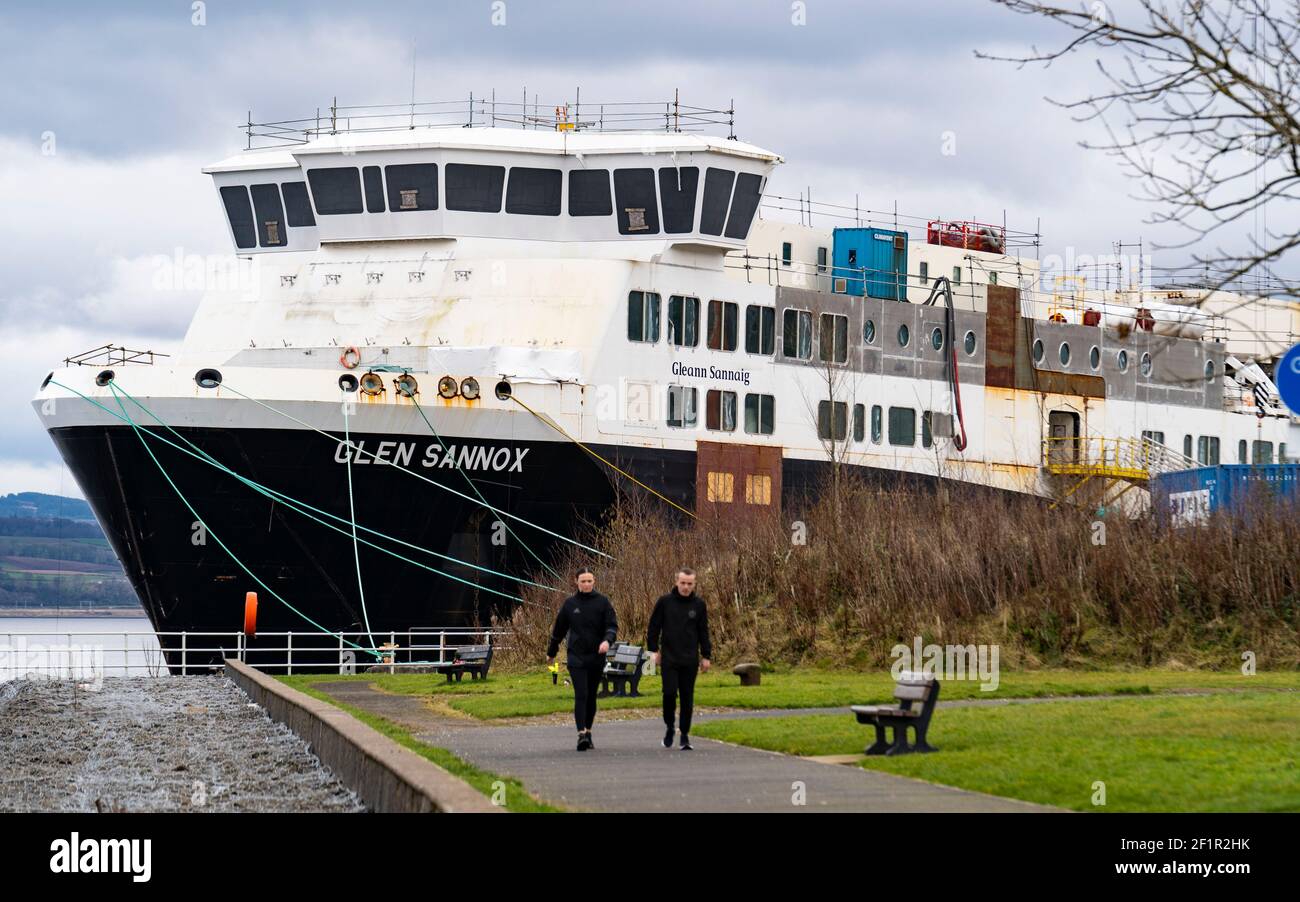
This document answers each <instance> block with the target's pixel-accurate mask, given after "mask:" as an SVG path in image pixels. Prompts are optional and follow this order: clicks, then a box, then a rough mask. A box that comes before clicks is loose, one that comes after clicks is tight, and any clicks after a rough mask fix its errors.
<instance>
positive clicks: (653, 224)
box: [614, 169, 659, 235]
mask: <svg viewBox="0 0 1300 902" xmlns="http://www.w3.org/2000/svg"><path fill="white" fill-rule="evenodd" d="M614 197H615V199H616V200H617V203H616V204H615V206H616V207H617V208H618V233H619V234H620V235H658V234H659V202H658V201H657V200H656V199H655V171H654V170H653V169H615V170H614Z"/></svg>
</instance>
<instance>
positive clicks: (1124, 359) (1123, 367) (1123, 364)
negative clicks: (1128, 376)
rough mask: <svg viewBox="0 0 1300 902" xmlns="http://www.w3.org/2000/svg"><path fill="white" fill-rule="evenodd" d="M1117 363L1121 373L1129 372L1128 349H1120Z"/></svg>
mask: <svg viewBox="0 0 1300 902" xmlns="http://www.w3.org/2000/svg"><path fill="white" fill-rule="evenodd" d="M1115 365H1116V366H1118V367H1119V371H1120V372H1121V373H1127V372H1128V351H1120V352H1119V353H1118V354H1116V355H1115Z"/></svg>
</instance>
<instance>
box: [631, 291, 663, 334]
mask: <svg viewBox="0 0 1300 902" xmlns="http://www.w3.org/2000/svg"><path fill="white" fill-rule="evenodd" d="M627 337H628V340H629V341H649V342H656V341H658V340H659V295H658V294H656V293H655V292H653V291H631V292H628V295H627Z"/></svg>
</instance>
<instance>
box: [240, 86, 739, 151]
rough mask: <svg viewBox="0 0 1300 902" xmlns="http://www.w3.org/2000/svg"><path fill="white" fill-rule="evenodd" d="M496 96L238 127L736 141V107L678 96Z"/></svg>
mask: <svg viewBox="0 0 1300 902" xmlns="http://www.w3.org/2000/svg"><path fill="white" fill-rule="evenodd" d="M516 96H517V97H518V98H519V99H517V100H506V99H504V95H503V97H502V99H498V98H497V96H496V92H492V93H490V94H485V95H475V94H472V93H471V94H470V95H469V97H468V98H463V99H460V100H447V101H431V102H411V103H389V104H362V105H357V104H353V105H340V104H339V102H338V99H337V98H335V99H334V101H333V102H332V103H331V104H330V106H329V107H327V108H320V107H318V108H317V109H316V115H315V116H312V117H308V118H302V119H283V120H279V121H276V122H254V121H253V116H252V113H251V112H250V113H249V115H248V121H247V122H244V123H241V124H240V126H239V128H240V129H241V130H242V131H244V133H245V134H246V136H247V139H248V147H249V149H252V148H254V147H268V146H271V147H274V146H284V145H292V144H305V143H306V142H308V141H312V140H314V139H316V138H320V137H322V136H326V135H339V134H355V133H366V132H397V131H410V130H412V129H417V128H486V127H497V128H520V129H540V130H544V131H594V132H651V131H654V132H669V133H672V132H708V131H719V132H721V131H723V130H725V132H726V136H727V137H728V138H735V137H736V131H735V124H736V110H735V104H734V103H729V104H728V105H727V107H726V108H715V107H702V106H695V105H692V104H686V103H682V102H681V98H680V96H674V97H673V98H672V99H671V100H667V101H657V102H614V103H602V102H596V103H593V102H591V101H583V100H582V96H581V93H580V92H579V93H578V94H577V95H575V97H574V98H573V100H571V101H570V100H566V101H564V102H561V103H543V102H541V101H540V99H539V98H538V97H537V95H534V96H533V98H532V99H531V100H529V99H528V97H527V94H526V93H525V94H523V95H522V96H521V95H516Z"/></svg>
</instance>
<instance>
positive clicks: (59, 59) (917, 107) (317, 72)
mask: <svg viewBox="0 0 1300 902" xmlns="http://www.w3.org/2000/svg"><path fill="white" fill-rule="evenodd" d="M1117 5H1120V6H1122V2H1121V3H1120V4H1117ZM195 7H202V8H201V9H198V10H196V9H195ZM503 15H504V24H494V21H493V20H494V18H495V19H496V20H497V21H498V22H499V21H500V20H501V18H502V16H503ZM801 15H802V19H803V22H804V24H797V21H798V20H799V19H800V18H801ZM196 19H200V20H201V22H200V23H199V24H196V22H195V20H196ZM1053 34H1054V32H1053V31H1051V30H1050V27H1048V26H1045V25H1043V24H1040V23H1037V22H1034V21H1031V20H1028V19H1025V18H1023V17H1019V16H1015V15H1012V14H1009V13H1006V12H1004V11H1002V10H1000V9H998V8H996V7H994V6H992V5H991V4H989V3H986V2H984V0H871V2H861V0H859V2H850V0H845V2H840V0H806V3H802V4H792V3H791V2H790V0H728V2H714V0H656V2H654V3H594V2H591V0H585V2H567V0H564V2H544V0H505V2H503V3H502V2H498V3H493V2H491V0H472V2H456V3H454V4H453V3H432V2H428V0H425V2H410V3H404V2H402V3H380V2H376V3H367V4H358V3H352V2H330V0H315V2H310V3H288V2H277V3H275V4H257V3H235V2H229V0H208V2H207V3H206V4H193V3H191V2H189V0H172V2H121V0H117V2H113V3H111V4H107V3H100V2H87V3H57V4H56V3H51V2H43V3H33V4H24V3H14V2H12V0H6V3H5V4H4V6H3V7H2V8H0V98H3V101H2V105H0V111H2V112H3V115H2V116H0V191H2V195H0V196H2V197H3V202H4V215H3V217H0V242H3V248H4V250H3V256H0V259H2V260H3V274H4V278H3V280H0V353H3V355H4V359H5V360H6V362H7V367H6V369H7V371H8V372H9V373H10V381H9V384H10V386H11V388H12V390H11V391H10V392H8V393H6V395H5V398H4V400H3V401H0V416H3V422H4V430H3V436H4V438H3V444H2V445H0V493H4V492H13V491H48V492H60V491H61V492H63V493H66V494H77V491H76V487H75V484H74V483H73V482H72V480H71V478H70V476H68V475H67V474H66V473H65V472H64V470H63V468H62V466H61V464H60V463H59V459H58V456H57V454H56V453H55V451H54V447H53V445H52V443H51V442H50V440H49V438H48V437H47V436H46V435H45V432H44V430H43V429H42V427H41V424H40V422H39V419H38V417H37V416H36V415H35V414H34V413H33V411H32V409H31V407H30V406H29V400H30V398H31V396H32V395H33V394H34V393H35V391H36V390H37V387H38V386H39V383H40V381H41V379H42V378H43V377H44V376H45V374H46V372H48V371H49V370H50V369H51V367H52V366H53V365H54V364H56V363H57V362H58V361H60V360H62V359H63V358H64V357H66V356H69V355H71V354H74V353H77V352H79V351H83V350H86V349H89V348H92V347H95V346H97V345H101V344H105V343H108V342H114V343H118V344H126V345H128V346H131V347H148V348H153V349H155V350H161V351H166V350H169V349H171V348H173V347H174V346H175V345H176V343H177V342H178V340H179V338H180V337H181V335H182V334H183V332H184V329H185V326H186V324H187V323H188V321H189V318H190V315H191V313H192V312H193V309H194V306H195V304H196V303H197V300H198V297H197V295H196V294H195V293H192V292H185V291H159V290H158V289H157V288H155V287H154V278H153V276H154V273H155V270H156V268H155V264H154V261H155V259H156V257H157V255H160V254H162V255H168V256H171V255H173V254H175V253H176V251H177V249H178V248H179V249H180V250H181V252H182V253H184V254H204V255H206V254H226V253H229V251H230V247H229V242H228V239H227V237H226V231H225V228H224V226H223V224H222V220H221V214H220V211H219V207H218V203H217V196H216V192H215V191H214V190H213V189H212V187H211V184H210V181H209V179H208V177H207V176H205V175H203V174H202V173H201V172H200V171H199V170H200V167H202V166H203V165H205V164H207V163H211V162H214V161H216V160H219V159H221V158H222V157H224V156H226V155H228V154H229V153H231V152H233V151H235V150H238V149H239V148H241V147H242V146H243V135H242V134H241V133H240V132H239V131H238V130H237V128H236V127H235V126H236V123H239V122H241V121H243V120H244V119H245V117H246V116H247V115H248V112H249V110H251V111H252V114H253V116H254V118H255V119H257V118H261V119H263V120H271V119H285V118H297V117H302V116H309V115H314V113H315V111H316V109H317V108H318V107H327V106H328V105H329V103H330V100H331V98H332V97H334V96H337V97H338V98H339V102H340V103H343V104H348V103H365V104H371V103H389V102H404V101H406V100H408V99H409V98H410V93H411V73H412V45H414V51H415V79H416V94H417V95H418V98H419V99H422V100H445V99H454V98H460V97H466V96H468V94H469V93H470V92H471V91H473V92H474V93H475V95H476V96H477V95H481V94H484V93H486V92H489V91H491V90H493V89H494V88H495V89H496V91H497V92H498V96H499V97H507V96H508V97H510V98H514V97H517V96H519V94H520V92H521V90H522V89H523V88H524V87H527V89H528V93H529V95H530V96H531V95H532V94H533V93H535V92H536V93H539V94H540V95H541V98H542V103H543V105H546V104H550V105H554V103H556V102H563V101H564V100H565V99H571V98H572V97H573V94H574V89H575V87H579V86H580V87H581V90H582V97H583V101H584V104H585V103H587V102H595V101H599V100H602V99H603V100H655V101H659V100H666V99H669V98H671V96H672V94H673V91H674V90H675V89H680V90H681V93H682V98H683V102H687V103H693V104H698V105H702V106H715V105H716V106H719V107H720V106H724V105H725V104H727V103H728V102H730V101H731V100H732V99H733V98H734V100H735V104H736V110H737V132H738V134H739V136H740V137H741V138H744V139H745V140H748V141H752V142H754V143H756V144H759V145H761V146H764V147H767V148H769V149H771V150H774V151H776V152H778V153H780V154H782V155H784V156H785V157H786V160H787V162H786V164H785V165H784V166H782V167H780V168H779V169H778V170H777V173H776V175H775V176H774V177H773V180H772V182H771V184H770V186H769V190H770V191H773V192H775V193H780V194H788V195H795V194H797V193H798V192H800V191H801V190H803V189H804V188H805V187H806V186H811V188H812V193H813V196H814V198H816V199H818V200H822V201H831V202H847V203H849V204H852V203H853V200H854V195H855V194H856V195H857V196H858V197H859V198H860V201H861V203H862V204H863V206H864V207H867V208H873V209H880V210H886V209H892V208H893V205H894V204H895V202H897V204H898V209H899V210H900V212H902V213H912V214H916V215H922V216H932V215H933V216H944V217H948V218H959V219H965V218H971V219H981V220H989V221H1000V220H1001V219H1002V216H1003V211H1004V210H1005V213H1006V217H1007V222H1008V224H1009V225H1010V226H1011V227H1013V228H1019V229H1022V230H1026V231H1032V230H1033V229H1034V228H1035V227H1036V223H1037V222H1038V220H1039V218H1040V217H1041V229H1042V233H1043V236H1044V246H1043V253H1044V254H1049V253H1058V254H1065V253H1066V250H1067V248H1073V249H1074V252H1075V253H1076V254H1077V253H1089V254H1107V253H1111V245H1112V242H1115V241H1119V240H1124V241H1135V240H1136V239H1137V238H1138V237H1139V236H1142V237H1144V238H1145V239H1146V240H1147V241H1148V242H1150V241H1151V240H1152V239H1158V238H1159V237H1160V234H1159V233H1158V232H1157V231H1156V230H1155V229H1154V228H1153V227H1151V226H1149V225H1144V224H1143V220H1144V218H1145V217H1146V216H1147V215H1149V213H1150V210H1149V209H1148V208H1147V207H1146V206H1145V205H1144V204H1142V203H1141V202H1139V201H1136V200H1133V199H1131V195H1132V193H1133V192H1134V185H1133V184H1132V183H1131V182H1129V181H1128V180H1127V179H1126V178H1125V177H1124V176H1123V175H1122V174H1121V173H1120V172H1119V171H1118V169H1117V168H1116V166H1115V163H1114V162H1113V161H1112V160H1110V159H1108V158H1106V157H1104V156H1102V155H1100V154H1097V153H1096V152H1090V151H1086V150H1084V149H1081V148H1080V147H1079V146H1078V142H1079V141H1080V140H1081V139H1082V138H1084V137H1086V132H1085V131H1084V130H1083V127H1081V126H1079V125H1076V124H1074V123H1072V122H1071V121H1070V119H1069V116H1068V114H1067V113H1065V112H1063V111H1062V110H1060V109H1057V108H1055V107H1053V106H1051V105H1050V104H1048V103H1047V102H1046V101H1045V100H1044V97H1045V96H1052V97H1057V98H1062V99H1068V98H1071V97H1075V96H1079V95H1081V94H1082V93H1085V92H1086V91H1087V89H1088V88H1089V87H1090V86H1092V85H1095V78H1096V76H1095V70H1094V69H1093V68H1092V65H1091V62H1090V61H1089V60H1087V59H1082V60H1078V61H1076V62H1073V63H1071V64H1068V65H1058V66H1054V67H1053V68H1051V69H1046V70H1044V69H1043V68H1041V67H1035V68H1026V69H1017V68H1015V67H1013V66H1010V65H1007V64H1002V63H994V62H986V61H981V60H977V59H975V57H974V53H973V51H974V50H975V49H976V48H978V49H981V50H985V51H990V52H1001V53H1005V54H1014V53H1018V52H1022V51H1024V50H1026V49H1027V47H1028V46H1029V45H1030V44H1031V43H1038V44H1039V45H1049V44H1052V43H1053V40H1052V36H1053ZM945 141H946V142H947V144H948V146H947V147H946V148H945ZM954 147H955V151H956V152H955V153H945V152H944V151H945V149H947V150H952V149H953V148H954ZM1170 237H1173V236H1170ZM1168 253H1169V256H1168V257H1166V258H1161V257H1157V263H1166V262H1167V263H1170V264H1172V263H1181V262H1182V260H1183V259H1184V257H1183V255H1181V254H1178V253H1175V252H1168Z"/></svg>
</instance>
